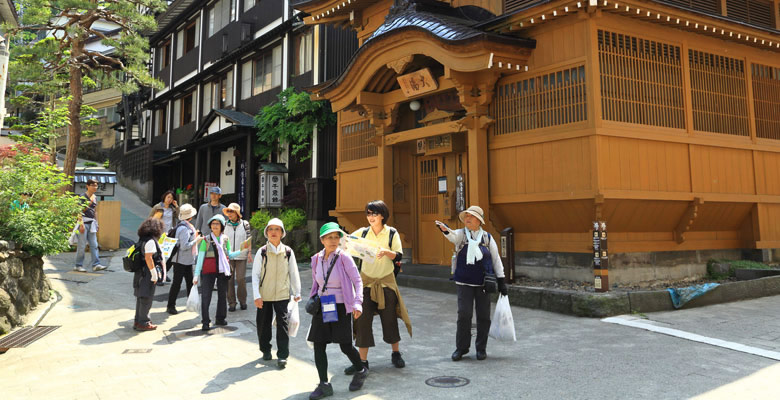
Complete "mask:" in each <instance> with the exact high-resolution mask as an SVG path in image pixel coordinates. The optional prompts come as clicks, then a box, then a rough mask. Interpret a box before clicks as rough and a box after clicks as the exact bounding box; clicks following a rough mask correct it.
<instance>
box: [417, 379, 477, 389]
mask: <svg viewBox="0 0 780 400" xmlns="http://www.w3.org/2000/svg"><path fill="white" fill-rule="evenodd" d="M470 382H471V381H469V380H468V379H466V378H462V377H460V376H434V377H433V378H428V379H426V380H425V384H426V385H428V386H433V387H437V388H456V387H461V386H466V385H468V384H469V383H470Z"/></svg>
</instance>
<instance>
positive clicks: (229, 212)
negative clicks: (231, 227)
mask: <svg viewBox="0 0 780 400" xmlns="http://www.w3.org/2000/svg"><path fill="white" fill-rule="evenodd" d="M225 212H226V213H228V214H233V213H235V211H233V210H227V211H225Z"/></svg>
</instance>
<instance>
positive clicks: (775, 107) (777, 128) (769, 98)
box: [752, 64, 780, 140]
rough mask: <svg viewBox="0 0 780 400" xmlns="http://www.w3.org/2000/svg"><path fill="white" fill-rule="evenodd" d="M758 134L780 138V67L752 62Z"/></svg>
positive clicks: (768, 137) (769, 137)
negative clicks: (779, 116) (779, 94)
mask: <svg viewBox="0 0 780 400" xmlns="http://www.w3.org/2000/svg"><path fill="white" fill-rule="evenodd" d="M752 69H753V108H754V109H755V113H756V136H757V137H759V138H762V139H775V140H780V118H778V117H777V116H778V115H780V96H778V93H780V68H777V67H771V66H768V65H761V64H752Z"/></svg>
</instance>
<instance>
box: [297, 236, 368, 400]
mask: <svg viewBox="0 0 780 400" xmlns="http://www.w3.org/2000/svg"><path fill="white" fill-rule="evenodd" d="M342 236H344V232H342V230H341V229H340V228H339V226H338V224H336V223H335V222H328V223H326V224H325V225H323V226H322V228H320V241H321V242H322V245H323V246H324V247H325V248H324V249H323V250H322V251H320V252H319V253H317V254H315V255H314V256H312V258H311V274H312V286H311V293H310V294H309V297H314V295H319V297H320V302H321V306H320V309H319V311H318V312H317V313H316V314H315V315H313V316H312V319H311V330H310V331H309V336H308V338H307V340H308V341H310V342H313V343H314V364H315V365H316V366H317V373H318V374H319V378H320V383H319V385H317V388H316V389H315V390H314V391H313V392H312V393H311V395H309V399H312V400H317V399H321V398H323V397H328V396H332V395H333V387H332V386H331V385H330V383H329V382H328V356H327V354H326V353H325V348H326V346H327V344H328V343H338V344H339V346H340V347H341V352H342V353H344V354H345V355H346V356H347V358H349V361H350V362H352V365H353V366H354V367H355V371H356V372H355V375H354V376H353V377H352V382H351V383H350V384H349V390H350V391H353V392H354V391H356V390H360V388H362V387H363V382H364V381H365V380H366V377H368V368H365V367H364V366H363V363H361V362H360V354H359V353H358V351H357V349H356V348H355V346H353V345H352V319H353V318H354V319H357V318H359V317H360V314H361V313H362V312H363V282H362V281H361V280H360V272H358V269H357V266H355V262H354V261H353V260H352V257H350V256H349V255H347V254H343V253H342V252H341V250H340V249H339V241H340V239H341V237H342Z"/></svg>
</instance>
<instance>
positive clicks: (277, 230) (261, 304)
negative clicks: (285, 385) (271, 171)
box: [252, 218, 301, 368]
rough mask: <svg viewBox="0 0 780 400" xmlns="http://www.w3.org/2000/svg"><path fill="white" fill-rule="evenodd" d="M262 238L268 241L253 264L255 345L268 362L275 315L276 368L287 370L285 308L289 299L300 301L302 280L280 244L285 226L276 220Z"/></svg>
mask: <svg viewBox="0 0 780 400" xmlns="http://www.w3.org/2000/svg"><path fill="white" fill-rule="evenodd" d="M263 235H264V236H265V238H266V239H268V243H266V244H265V246H263V247H261V248H260V249H258V250H257V254H256V255H255V260H254V263H252V292H253V294H254V298H255V306H256V307H257V316H256V323H257V341H258V343H259V344H260V351H262V352H263V360H270V359H271V323H272V321H273V316H274V313H275V314H276V347H277V350H276V357H277V359H278V361H277V363H276V364H277V366H278V367H279V368H284V367H286V366H287V357H288V356H289V355H290V338H289V336H288V335H287V319H288V317H289V316H288V315H287V305H288V303H289V302H290V296H293V300H294V301H300V300H301V277H300V275H299V274H298V262H297V261H296V259H295V252H293V250H292V249H291V248H289V247H288V246H285V245H284V244H283V243H282V239H283V238H284V237H285V236H286V235H287V232H286V231H285V230H284V223H283V222H282V220H280V219H279V218H273V219H271V220H270V221H268V224H266V226H265V229H264V230H263Z"/></svg>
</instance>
